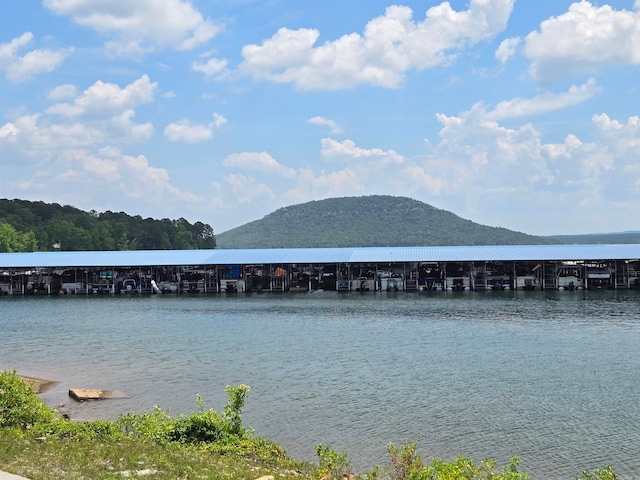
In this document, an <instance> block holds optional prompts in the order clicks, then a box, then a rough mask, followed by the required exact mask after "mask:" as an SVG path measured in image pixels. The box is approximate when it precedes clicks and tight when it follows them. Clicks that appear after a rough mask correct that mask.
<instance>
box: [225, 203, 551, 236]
mask: <svg viewBox="0 0 640 480" xmlns="http://www.w3.org/2000/svg"><path fill="white" fill-rule="evenodd" d="M216 243H217V248H322V247H325V248H331V247H384V246H400V247H403V246H404V247H406V246H431V245H534V244H556V243H560V242H559V241H557V240H555V239H551V238H548V237H538V236H534V235H528V234H525V233H520V232H514V231H512V230H507V229H506V228H499V227H489V226H486V225H480V224H478V223H475V222H472V221H471V220H465V219H463V218H461V217H459V216H457V215H455V214H454V213H451V212H448V211H446V210H440V209H438V208H435V207H433V206H431V205H429V204H426V203H423V202H419V201H417V200H413V199H411V198H407V197H394V196H386V195H372V196H364V197H343V198H330V199H326V200H317V201H312V202H307V203H303V204H299V205H292V206H289V207H283V208H280V209H278V210H276V211H274V212H273V213H270V214H269V215H266V216H265V217H263V218H262V219H261V220H256V221H253V222H250V223H247V224H245V225H242V226H240V227H237V228H234V229H232V230H228V231H226V232H223V233H220V234H217V235H216Z"/></svg>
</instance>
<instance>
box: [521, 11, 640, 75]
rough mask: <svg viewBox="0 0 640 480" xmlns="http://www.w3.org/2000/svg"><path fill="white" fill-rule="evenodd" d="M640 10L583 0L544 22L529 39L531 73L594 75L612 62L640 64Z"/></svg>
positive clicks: (526, 41) (528, 50)
mask: <svg viewBox="0 0 640 480" xmlns="http://www.w3.org/2000/svg"><path fill="white" fill-rule="evenodd" d="M639 31H640V12H638V11H634V12H632V11H628V10H614V9H613V8H612V7H611V6H610V5H603V6H601V7H596V6H594V5H592V4H591V3H590V2H588V1H585V0H582V1H580V2H576V3H573V4H572V5H571V6H570V7H569V10H568V11H567V12H566V13H564V14H562V15H559V16H558V17H551V18H549V19H547V20H545V21H544V22H542V23H541V24H540V31H536V32H532V33H530V34H529V35H527V37H526V39H525V49H524V52H525V55H526V56H527V57H528V58H529V59H531V66H530V73H531V75H532V76H533V77H534V78H535V79H537V80H540V81H549V80H554V79H556V78H559V77H563V76H569V75H574V74H577V73H578V74H585V73H587V74H593V73H595V72H597V71H598V70H599V69H601V68H602V67H605V66H610V65H639V64H640V35H639V34H638V32H639Z"/></svg>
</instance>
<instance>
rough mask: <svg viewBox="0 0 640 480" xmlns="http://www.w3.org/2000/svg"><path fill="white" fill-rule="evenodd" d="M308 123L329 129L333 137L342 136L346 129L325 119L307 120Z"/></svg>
mask: <svg viewBox="0 0 640 480" xmlns="http://www.w3.org/2000/svg"><path fill="white" fill-rule="evenodd" d="M307 123H310V124H311V125H317V126H319V127H328V128H329V133H331V134H332V135H341V134H343V133H344V129H343V128H342V126H340V125H338V124H337V123H336V122H334V121H333V120H331V119H329V118H324V117H313V118H310V119H309V120H307Z"/></svg>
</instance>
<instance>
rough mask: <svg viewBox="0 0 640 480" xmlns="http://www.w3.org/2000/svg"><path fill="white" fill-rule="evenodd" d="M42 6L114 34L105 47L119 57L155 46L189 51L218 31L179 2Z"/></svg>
mask: <svg viewBox="0 0 640 480" xmlns="http://www.w3.org/2000/svg"><path fill="white" fill-rule="evenodd" d="M44 5H45V6H46V7H47V8H49V9H50V10H52V11H53V12H54V13H57V14H59V15H69V16H71V17H72V18H73V20H74V21H75V22H76V23H78V24H79V25H82V26H85V27H89V28H92V29H94V30H96V31H98V32H100V33H104V34H111V33H112V34H114V35H116V38H115V39H113V40H111V41H109V42H107V47H108V48H109V49H110V50H111V51H112V52H113V53H115V54H117V55H123V56H134V57H135V56H139V55H140V54H142V53H144V52H146V51H149V50H152V49H153V48H154V46H155V45H159V46H161V47H169V48H174V49H178V50H190V49H192V48H195V47H197V46H199V45H203V44H205V43H206V42H208V41H209V40H210V39H212V38H213V37H214V36H215V35H217V34H218V33H219V31H220V30H221V28H222V27H221V25H218V24H216V23H215V22H214V21H212V20H211V19H208V18H207V19H205V18H203V16H202V14H201V13H200V12H199V11H198V10H196V9H195V8H194V6H193V4H192V3H191V2H190V1H183V0H136V1H133V2H132V1H130V0H111V1H103V0H44Z"/></svg>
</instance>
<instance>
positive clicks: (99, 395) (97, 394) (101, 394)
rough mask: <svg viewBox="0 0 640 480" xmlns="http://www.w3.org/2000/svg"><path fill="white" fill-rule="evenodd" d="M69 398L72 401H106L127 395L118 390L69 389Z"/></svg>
mask: <svg viewBox="0 0 640 480" xmlns="http://www.w3.org/2000/svg"><path fill="white" fill-rule="evenodd" d="M69 396H70V397H71V398H73V399H74V400H78V401H80V402H81V401H83V400H106V399H110V398H126V397H127V395H126V394H124V393H123V392H120V391H118V390H95V389H91V388H71V389H69Z"/></svg>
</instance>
